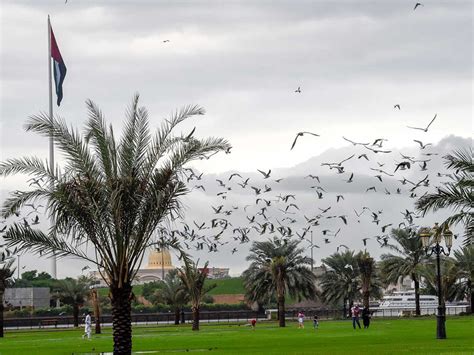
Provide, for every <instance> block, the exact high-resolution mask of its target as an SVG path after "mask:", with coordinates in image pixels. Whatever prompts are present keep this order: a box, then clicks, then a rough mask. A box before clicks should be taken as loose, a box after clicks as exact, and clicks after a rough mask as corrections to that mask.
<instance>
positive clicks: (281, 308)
mask: <svg viewBox="0 0 474 355" xmlns="http://www.w3.org/2000/svg"><path fill="white" fill-rule="evenodd" d="M278 321H279V326H280V327H284V326H285V325H286V324H285V295H280V296H278Z"/></svg>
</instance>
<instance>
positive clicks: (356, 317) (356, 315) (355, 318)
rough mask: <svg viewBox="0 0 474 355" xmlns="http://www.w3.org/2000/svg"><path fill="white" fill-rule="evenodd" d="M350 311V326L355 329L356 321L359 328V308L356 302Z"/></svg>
mask: <svg viewBox="0 0 474 355" xmlns="http://www.w3.org/2000/svg"><path fill="white" fill-rule="evenodd" d="M351 312H352V327H353V328H354V329H356V323H357V325H358V326H359V329H361V328H360V323H359V315H360V308H359V305H358V304H357V303H356V304H355V305H354V306H352V308H351Z"/></svg>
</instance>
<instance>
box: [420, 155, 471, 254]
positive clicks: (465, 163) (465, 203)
mask: <svg viewBox="0 0 474 355" xmlns="http://www.w3.org/2000/svg"><path fill="white" fill-rule="evenodd" d="M472 154H473V151H472V148H469V149H464V150H457V151H454V152H453V153H452V154H448V155H446V156H445V157H444V159H445V165H446V167H447V168H448V169H452V170H454V172H453V174H451V179H450V181H448V182H446V183H444V184H443V186H441V187H438V188H437V192H436V193H433V194H427V195H424V196H422V197H421V198H420V199H419V200H418V201H417V202H416V207H417V209H418V210H419V211H421V212H423V215H425V214H426V213H428V212H429V211H433V212H436V211H437V210H439V209H443V208H449V209H451V210H453V211H454V212H455V214H454V215H452V216H451V217H449V218H448V219H446V221H444V222H443V225H442V226H441V227H442V228H444V226H450V225H452V224H458V223H463V224H464V226H465V230H466V239H465V243H464V245H469V244H472V243H473V240H472V236H473V235H474V212H473V208H472V206H474V194H473V188H474V180H473V174H474V164H473V160H472Z"/></svg>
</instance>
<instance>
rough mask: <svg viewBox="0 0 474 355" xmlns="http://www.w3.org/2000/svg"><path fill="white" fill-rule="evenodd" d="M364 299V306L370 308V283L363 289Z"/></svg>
mask: <svg viewBox="0 0 474 355" xmlns="http://www.w3.org/2000/svg"><path fill="white" fill-rule="evenodd" d="M369 282H370V280H369ZM366 286H367V285H366ZM362 299H363V302H364V307H367V308H369V300H370V284H369V286H367V287H364V290H363V291H362Z"/></svg>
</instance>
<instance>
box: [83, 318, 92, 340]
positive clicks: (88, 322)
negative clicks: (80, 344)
mask: <svg viewBox="0 0 474 355" xmlns="http://www.w3.org/2000/svg"><path fill="white" fill-rule="evenodd" d="M91 324H92V319H91V312H87V315H86V319H85V321H84V335H83V336H82V339H85V337H86V336H87V339H89V340H90V339H91Z"/></svg>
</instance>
